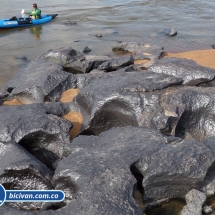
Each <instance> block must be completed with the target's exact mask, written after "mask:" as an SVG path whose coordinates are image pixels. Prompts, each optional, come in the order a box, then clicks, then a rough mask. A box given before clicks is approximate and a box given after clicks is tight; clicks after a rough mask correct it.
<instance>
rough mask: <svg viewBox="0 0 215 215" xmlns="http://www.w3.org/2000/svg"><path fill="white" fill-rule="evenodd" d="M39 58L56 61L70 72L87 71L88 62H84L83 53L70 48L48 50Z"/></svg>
mask: <svg viewBox="0 0 215 215" xmlns="http://www.w3.org/2000/svg"><path fill="white" fill-rule="evenodd" d="M39 59H44V60H47V61H51V62H54V63H57V64H59V65H61V66H63V67H64V68H66V69H67V71H69V72H71V73H85V72H87V71H88V64H87V62H85V56H84V54H83V53H81V52H79V51H76V50H75V49H72V48H60V49H55V50H49V51H48V52H47V53H45V54H42V55H41V56H40V57H39Z"/></svg>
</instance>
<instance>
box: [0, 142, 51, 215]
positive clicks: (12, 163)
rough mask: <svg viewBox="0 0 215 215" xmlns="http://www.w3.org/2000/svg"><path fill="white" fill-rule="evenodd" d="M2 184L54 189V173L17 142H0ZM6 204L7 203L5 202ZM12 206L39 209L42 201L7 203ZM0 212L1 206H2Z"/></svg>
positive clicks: (12, 188)
mask: <svg viewBox="0 0 215 215" xmlns="http://www.w3.org/2000/svg"><path fill="white" fill-rule="evenodd" d="M0 163H1V165H0V184H2V185H3V186H4V188H5V189H6V190H50V189H53V188H54V186H53V185H52V176H53V173H52V172H51V171H50V169H48V168H47V166H46V165H44V164H43V163H41V162H40V161H39V160H37V159H36V158H35V157H34V156H32V155H31V154H30V153H28V152H27V151H26V150H25V149H24V148H22V147H21V146H19V145H18V144H16V143H7V144H4V143H1V142H0ZM5 204H6V203H5ZM7 204H9V205H11V206H12V207H16V208H18V209H22V210H23V209H26V210H39V209H40V208H42V206H43V205H44V203H42V202H31V203H27V202H15V203H12V202H10V203H7ZM0 213H1V214H3V213H2V212H1V208H0Z"/></svg>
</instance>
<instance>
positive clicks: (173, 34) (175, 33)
mask: <svg viewBox="0 0 215 215" xmlns="http://www.w3.org/2000/svg"><path fill="white" fill-rule="evenodd" d="M176 35H177V31H176V30H175V29H174V28H171V29H170V30H169V33H168V36H169V37H173V36H176Z"/></svg>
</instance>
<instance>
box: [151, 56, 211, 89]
mask: <svg viewBox="0 0 215 215" xmlns="http://www.w3.org/2000/svg"><path fill="white" fill-rule="evenodd" d="M148 71H149V72H156V73H163V74H166V75H173V76H175V77H180V78H182V79H183V80H184V82H183V84H185V85H188V86H196V85H199V84H200V83H205V82H210V81H212V80H213V79H214V77H215V70H214V69H211V68H207V67H204V66H200V65H198V64H197V63H196V62H195V61H193V60H187V59H180V58H165V59H161V60H159V61H157V62H156V63H155V64H154V65H152V66H151V67H149V68H148Z"/></svg>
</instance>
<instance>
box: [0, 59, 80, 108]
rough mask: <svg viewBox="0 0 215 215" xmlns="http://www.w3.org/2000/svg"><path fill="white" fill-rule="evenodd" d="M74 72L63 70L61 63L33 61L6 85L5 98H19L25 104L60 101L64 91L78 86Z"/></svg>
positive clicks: (4, 87)
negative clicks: (6, 92)
mask: <svg viewBox="0 0 215 215" xmlns="http://www.w3.org/2000/svg"><path fill="white" fill-rule="evenodd" d="M75 83H76V79H75V77H74V76H73V75H72V74H69V73H66V72H65V71H63V68H62V67H61V66H60V65H57V64H54V63H50V62H47V61H41V60H39V61H33V62H31V63H29V64H28V65H27V67H26V68H23V69H21V70H20V71H19V72H17V73H16V74H15V75H14V77H13V78H12V80H10V81H8V82H7V83H6V84H5V85H4V86H3V89H4V92H3V93H1V95H2V96H4V95H5V91H8V95H7V97H5V96H4V97H5V99H6V98H7V99H10V100H12V99H13V98H17V99H18V100H19V101H21V102H22V103H24V104H30V103H37V102H44V101H58V100H59V99H60V96H61V94H62V92H63V91H65V90H67V89H69V88H72V87H76V84H75Z"/></svg>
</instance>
